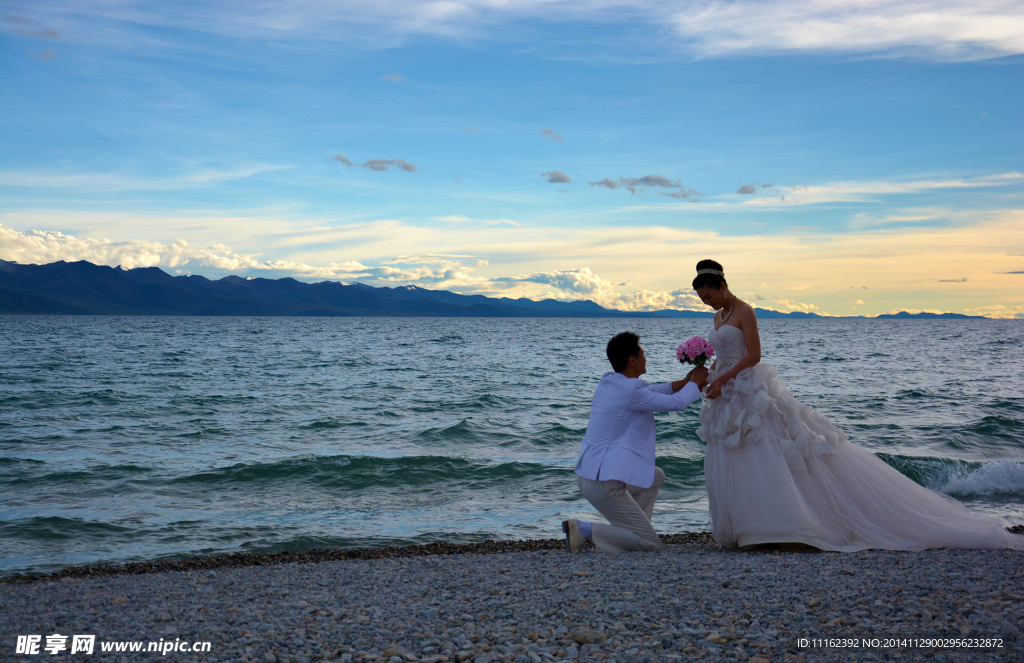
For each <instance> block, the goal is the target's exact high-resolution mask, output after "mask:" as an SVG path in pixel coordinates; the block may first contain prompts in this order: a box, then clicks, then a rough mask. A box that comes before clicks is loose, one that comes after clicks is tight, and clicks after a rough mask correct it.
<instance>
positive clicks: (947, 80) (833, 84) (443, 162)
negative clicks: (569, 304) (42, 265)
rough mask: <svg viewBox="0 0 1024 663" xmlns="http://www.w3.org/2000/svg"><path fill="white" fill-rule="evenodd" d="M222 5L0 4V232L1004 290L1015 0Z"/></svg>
mask: <svg viewBox="0 0 1024 663" xmlns="http://www.w3.org/2000/svg"><path fill="white" fill-rule="evenodd" d="M242 7H243V6H242V5H240V4H239V3H237V2H234V1H230V2H229V1H218V0H214V1H212V2H209V3H205V4H204V5H203V7H202V8H201V10H200V9H199V8H195V9H192V10H189V9H182V8H180V7H178V8H176V9H172V8H171V7H170V6H168V5H166V4H165V3H157V2H152V1H148V0H147V1H137V0H111V2H106V3H102V4H96V3H87V2H82V1H80V0H63V1H60V2H57V1H54V0H38V1H36V2H32V3H28V2H23V1H17V0H16V1H14V2H11V3H8V5H6V6H5V9H4V10H3V12H2V13H0V28H2V30H3V34H4V38H3V40H0V66H2V67H3V68H4V71H5V77H4V79H3V81H0V95H2V98H3V99H4V102H3V105H4V112H3V113H0V201H3V202H2V206H0V258H2V259H5V260H16V261H18V262H37V263H38V262H52V261H54V260H62V259H63V260H89V261H91V262H96V263H99V264H108V265H116V264H120V265H122V266H124V267H126V268H131V267H136V266H159V267H161V268H164V269H167V270H168V271H170V272H171V273H186V272H193V273H203V274H205V275H208V276H211V277H216V276H218V275H226V274H227V273H237V274H239V275H257V276H267V277H272V278H277V277H281V276H291V277H294V278H300V279H304V280H322V279H335V280H342V281H361V282H364V283H369V284H371V285H390V286H394V285H406V284H416V285H420V286H423V287H431V288H444V289H451V290H455V291H457V292H463V293H480V294H486V295H492V296H495V295H496V296H510V297H519V296H526V297H534V298H539V297H554V298H558V299H590V300H593V301H595V302H597V303H599V304H601V305H603V306H607V307H610V308H617V309H621V310H636V311H640V310H657V309H660V308H686V309H701V308H702V305H701V304H700V302H699V301H698V300H696V298H695V297H694V296H693V294H692V293H691V292H690V291H689V286H688V284H689V281H690V279H691V277H692V274H691V271H692V264H693V263H695V262H696V260H698V259H700V258H704V257H715V258H717V259H719V260H721V261H722V262H723V263H724V264H725V265H726V267H727V272H728V273H729V275H730V284H731V285H732V287H733V288H734V289H735V290H736V291H737V292H739V293H740V294H741V296H744V297H747V298H748V299H749V300H751V301H752V302H754V303H755V304H756V305H758V306H763V307H765V308H774V309H777V310H782V311H813V312H816V313H819V314H823V315H828V314H837V315H859V314H864V315H876V314H879V313H885V312H889V311H892V310H897V309H906V310H934V311H955V312H969V313H974V314H984V315H990V316H993V317H1024V294H1022V293H1024V288H1022V287H1021V278H1024V277H1022V276H1021V273H1022V272H1024V230H1022V228H1024V175H1022V171H1024V164H1022V162H1021V160H1020V154H1021V145H1020V138H1019V136H1020V130H1021V118H1020V112H1019V108H1020V107H1021V105H1022V104H1024V91H1022V88H1021V87H1020V85H1019V81H1020V80H1021V76H1022V74H1024V72H1022V69H1024V57H1022V54H1024V5H1021V4H1020V3H1019V2H1008V1H1004V0H976V1H973V2H966V1H964V0H954V1H941V0H922V2H917V3H904V2H897V1H893V0H837V1H835V2H829V3H821V2H812V1H810V0H793V1H788V2H759V1H753V0H734V1H725V0H721V1H707V2H694V3H685V4H683V3H662V2H653V1H648V0H638V1H631V2H624V1H617V0H582V1H573V2H568V1H567V0H525V1H523V2H517V3H507V2H503V1H500V0H452V1H451V2H445V3H438V2H435V1H432V0H409V1H403V2H401V3H399V2H397V1H395V0H383V1H382V2H378V3H372V4H370V3H361V2H351V1H348V0H335V1H333V2H312V3H300V4H294V3H293V4H285V5H273V4H256V5H252V4H248V5H245V6H244V10H243V9H242ZM396 155H399V156H396ZM552 184H554V185H556V186H550V185H552Z"/></svg>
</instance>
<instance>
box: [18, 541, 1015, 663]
mask: <svg viewBox="0 0 1024 663" xmlns="http://www.w3.org/2000/svg"><path fill="white" fill-rule="evenodd" d="M1014 529H1015V530H1016V529H1018V528H1014ZM663 540H664V541H665V542H666V544H667V545H666V546H665V549H664V550H663V551H661V552H656V553H631V554H620V555H606V554H600V553H597V552H594V551H585V552H584V553H582V554H578V555H568V554H566V553H565V551H564V548H563V546H562V543H561V541H559V540H557V539H552V540H545V541H536V542H505V543H502V542H487V543H484V544H463V545H457V544H441V545H439V546H435V547H434V548H433V549H431V548H430V546H410V547H407V548H402V549H392V550H376V551H362V552H352V551H338V552H339V553H341V554H334V555H332V554H330V553H329V551H322V553H312V554H306V555H304V556H299V558H297V559H296V561H291V560H290V559H289V556H288V555H280V554H279V555H277V556H266V557H264V558H256V557H252V558H245V557H242V556H220V557H217V558H195V559H194V560H186V561H184V562H160V563H155V564H153V565H145V564H135V565H127V566H124V567H103V568H100V569H66V570H65V571H63V572H61V573H58V574H54V575H51V576H44V577H27V576H9V577H6V578H3V579H0V615H3V618H2V619H0V623H2V625H3V645H2V647H3V649H2V650H0V660H30V659H31V658H34V657H31V656H29V657H26V656H21V655H16V654H15V646H16V641H17V638H18V636H19V635H21V636H24V635H31V634H38V635H41V636H42V639H43V644H44V645H45V642H46V636H48V635H51V634H55V633H56V634H62V635H65V636H69V642H70V636H71V635H73V634H91V635H95V636H96V645H95V646H96V651H95V653H94V654H93V656H95V657H97V658H99V659H102V660H110V661H140V660H157V659H160V658H163V659H165V660H174V661H265V662H268V663H274V662H279V663H309V662H311V661H339V662H343V663H348V662H350V661H373V662H375V663H376V662H382V661H387V662H388V663H402V662H406V661H407V662H409V663H413V662H416V661H418V662H421V663H448V662H451V661H455V662H458V663H464V662H465V661H471V662H473V663H491V662H498V661H504V662H512V661H515V662H516V663H539V662H541V661H559V660H569V661H572V660H580V661H620V662H623V663H625V662H643V661H671V660H679V661H682V660H707V661H719V660H720V661H734V660H735V661H751V662H753V663H761V662H762V661H793V662H798V661H851V660H855V661H871V660H912V661H917V660H927V661H979V660H994V661H1011V660H1024V634H1022V633H1021V631H1022V629H1024V589H1022V587H1024V553H1022V552H1020V551H1010V550H929V551H925V552H888V551H866V552H861V553H854V554H839V553H822V552H798V551H788V550H779V549H765V550H760V551H756V552H745V551H739V550H736V549H723V548H720V547H718V546H716V545H715V544H714V543H713V542H711V540H710V537H708V535H707V534H687V535H674V536H664V537H663ZM124 641H140V642H144V643H148V642H160V644H161V645H162V644H163V643H170V642H178V641H181V642H188V643H191V642H197V641H198V642H209V643H210V645H209V651H204V652H200V653H193V652H183V651H170V652H169V653H167V654H165V655H164V654H160V653H153V652H140V653H116V652H105V653H104V652H101V651H100V647H101V643H104V642H107V643H109V642H124ZM41 653H42V656H43V657H44V658H50V655H49V654H48V653H46V652H45V651H44V652H41ZM60 653H61V654H63V655H69V653H68V652H67V651H63V652H60ZM75 656H76V657H78V656H81V655H80V654H76V655H75ZM86 658H89V657H86Z"/></svg>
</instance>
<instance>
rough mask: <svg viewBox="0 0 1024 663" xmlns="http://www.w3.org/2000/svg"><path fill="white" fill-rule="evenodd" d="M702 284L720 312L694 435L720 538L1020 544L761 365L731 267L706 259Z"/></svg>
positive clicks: (842, 547) (852, 544)
mask: <svg viewBox="0 0 1024 663" xmlns="http://www.w3.org/2000/svg"><path fill="white" fill-rule="evenodd" d="M693 288H694V290H696V291H697V294H698V295H699V296H700V298H701V301H703V302H704V303H705V304H707V305H708V306H710V307H711V308H713V309H715V311H716V313H715V318H714V324H715V328H714V329H713V330H712V331H711V333H710V334H709V335H708V340H709V341H710V342H711V344H712V345H713V346H714V348H715V355H716V360H715V363H714V364H713V365H712V367H711V374H710V375H709V376H708V385H709V386H708V387H707V390H706V392H705V395H706V397H707V398H706V400H705V401H704V405H703V406H702V407H701V410H700V424H701V425H700V428H699V429H698V430H697V435H698V436H699V437H700V438H701V439H702V440H704V441H705V442H707V453H706V455H705V457H704V475H705V480H706V482H707V489H708V499H709V503H710V511H711V531H712V534H713V535H714V537H715V541H716V542H718V544H719V545H739V546H756V545H759V544H765V543H800V544H806V545H809V546H813V547H815V548H820V549H822V550H836V551H842V552H852V551H856V550H865V549H868V548H883V549H888V550H924V549H925V548H1018V549H1024V537H1021V536H1017V535H1015V534H1011V533H1010V532H1008V531H1007V530H1006V529H1004V528H1003V527H1002V525H1000V523H999V522H998V521H996V520H994V519H992V518H988V517H985V516H980V515H975V514H973V513H971V512H970V511H968V510H967V508H966V507H965V506H964V505H963V504H961V503H960V502H958V501H956V500H955V499H953V498H951V497H947V496H946V495H942V494H940V493H937V492H934V491H932V490H929V489H927V488H924V487H922V486H920V485H918V484H917V483H914V482H913V481H912V480H910V479H908V478H907V477H905V476H903V475H902V474H900V473H899V472H898V471H896V470H895V469H893V468H892V467H890V466H889V465H887V464H886V463H885V462H884V461H882V460H881V459H880V458H878V457H877V456H875V455H874V454H872V453H869V452H867V451H865V450H864V449H861V448H860V447H858V446H856V445H854V444H853V443H851V442H850V440H849V439H848V438H847V437H846V435H845V434H844V433H843V432H842V431H841V430H839V429H838V428H837V427H836V426H835V425H833V424H832V423H831V422H830V421H829V420H828V419H826V418H825V417H824V416H822V415H820V414H818V413H817V412H815V411H814V410H813V409H811V408H810V407H808V406H806V405H803V404H801V403H799V402H797V400H796V399H795V398H794V397H793V394H792V393H791V392H790V391H789V390H788V389H787V388H786V385H785V383H784V382H783V381H782V380H780V379H779V377H778V373H777V372H776V370H775V369H774V368H773V367H772V366H770V365H768V364H764V363H761V339H760V337H759V336H758V332H757V316H756V315H755V314H754V309H753V307H752V306H750V305H749V304H747V303H745V302H742V301H740V300H739V299H737V298H736V295H734V294H732V292H730V291H729V286H728V284H727V283H726V281H725V274H724V272H723V270H722V266H721V265H720V264H718V263H717V262H715V261H713V260H702V261H700V262H699V263H697V278H695V279H694V280H693Z"/></svg>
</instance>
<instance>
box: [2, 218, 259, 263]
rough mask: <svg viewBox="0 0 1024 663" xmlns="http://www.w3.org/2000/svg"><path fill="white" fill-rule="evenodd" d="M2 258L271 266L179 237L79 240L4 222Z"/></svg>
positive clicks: (227, 250) (221, 248)
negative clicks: (166, 240) (165, 241)
mask: <svg viewBox="0 0 1024 663" xmlns="http://www.w3.org/2000/svg"><path fill="white" fill-rule="evenodd" d="M0 259H3V260H9V261H14V262H20V263H26V264H33V263H34V264H47V263H51V262H57V261H59V260H64V261H66V262H75V261H78V260H87V261H89V262H91V263H95V264H97V265H109V266H111V267H113V266H116V265H121V266H122V267H124V268H126V269H134V268H136V267H167V268H171V269H173V268H175V267H179V266H184V265H187V264H189V263H190V262H191V261H195V262H196V263H197V264H198V265H202V266H207V267H214V268H216V269H224V270H241V269H270V267H268V266H266V265H265V264H264V263H261V262H260V261H259V260H258V255H251V254H239V253H235V252H233V251H230V250H229V249H227V247H223V246H216V247H209V248H206V249H197V248H193V247H191V246H189V244H188V242H186V241H185V240H184V239H181V238H178V239H176V240H175V241H174V242H172V243H170V244H163V243H160V242H145V241H138V240H136V241H131V242H111V241H110V240H106V239H92V238H84V239H78V238H76V237H74V236H71V235H65V234H63V233H61V232H57V231H40V230H29V231H27V232H19V231H17V230H15V229H13V228H9V227H7V226H5V225H2V224H0Z"/></svg>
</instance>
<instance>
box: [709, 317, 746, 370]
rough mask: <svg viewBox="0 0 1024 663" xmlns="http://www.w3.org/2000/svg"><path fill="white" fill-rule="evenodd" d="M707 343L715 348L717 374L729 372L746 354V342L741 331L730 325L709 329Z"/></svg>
mask: <svg viewBox="0 0 1024 663" xmlns="http://www.w3.org/2000/svg"><path fill="white" fill-rule="evenodd" d="M708 341H710V342H711V345H712V347H714V348H715V360H716V361H717V362H718V366H717V367H716V370H717V372H719V373H721V372H722V371H723V370H729V368H731V367H732V366H734V365H735V364H736V362H738V361H739V360H740V359H743V357H744V355H746V354H747V341H746V339H745V338H744V337H743V330H742V329H740V328H739V327H733V326H732V325H722V326H721V327H719V328H718V329H714V328H712V329H711V333H710V334H708Z"/></svg>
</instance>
